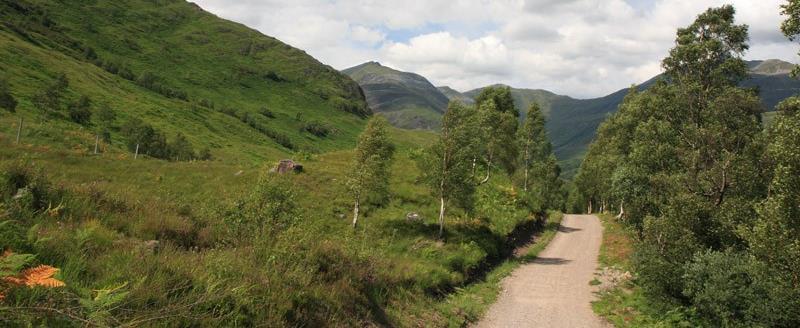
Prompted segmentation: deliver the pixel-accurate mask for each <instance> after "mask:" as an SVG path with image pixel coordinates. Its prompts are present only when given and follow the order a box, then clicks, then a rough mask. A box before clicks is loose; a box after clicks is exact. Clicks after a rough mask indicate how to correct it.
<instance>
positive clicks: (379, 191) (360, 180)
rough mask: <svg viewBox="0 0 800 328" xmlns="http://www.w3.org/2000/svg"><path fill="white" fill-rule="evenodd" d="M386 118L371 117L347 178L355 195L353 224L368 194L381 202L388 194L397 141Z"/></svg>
mask: <svg viewBox="0 0 800 328" xmlns="http://www.w3.org/2000/svg"><path fill="white" fill-rule="evenodd" d="M387 125H388V123H387V122H386V119H384V118H383V117H380V116H375V117H373V118H372V119H370V120H369V122H368V123H367V127H366V129H364V132H362V133H361V136H359V138H358V144H357V145H356V150H355V156H354V157H353V163H352V166H351V168H350V172H349V174H348V178H347V187H348V189H349V190H350V194H351V195H352V197H353V202H354V204H353V228H355V227H356V225H357V224H358V218H359V211H360V208H361V203H362V201H364V199H365V198H366V196H368V195H369V196H370V197H372V198H373V200H377V201H379V202H382V201H384V200H385V199H386V197H387V196H388V190H389V168H390V166H391V160H392V155H393V153H394V145H392V143H391V142H390V141H389V136H388V135H387V131H386V129H387Z"/></svg>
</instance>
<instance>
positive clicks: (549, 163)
mask: <svg viewBox="0 0 800 328" xmlns="http://www.w3.org/2000/svg"><path fill="white" fill-rule="evenodd" d="M517 143H518V147H519V159H518V161H519V163H518V164H517V166H518V170H519V171H521V172H520V173H519V174H520V175H522V176H521V177H519V180H521V181H519V184H521V186H522V190H523V192H525V194H526V196H527V198H528V203H529V206H530V207H531V210H533V211H534V212H543V211H544V210H546V209H548V208H553V206H555V205H556V204H555V203H556V200H557V199H558V198H560V189H561V184H560V180H559V174H560V169H559V167H558V165H557V164H556V158H555V156H554V155H553V149H552V148H553V147H552V145H551V144H550V141H549V140H548V138H547V131H546V130H545V120H544V115H542V110H541V109H540V108H539V105H538V104H536V103H533V104H531V106H530V108H528V112H527V115H526V117H525V122H524V124H523V125H522V128H521V129H520V130H519V133H518V136H517Z"/></svg>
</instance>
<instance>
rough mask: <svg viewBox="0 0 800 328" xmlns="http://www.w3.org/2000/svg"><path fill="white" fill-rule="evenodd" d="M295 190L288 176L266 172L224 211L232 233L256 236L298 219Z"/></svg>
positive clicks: (275, 230) (272, 231)
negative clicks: (248, 190) (243, 195)
mask: <svg viewBox="0 0 800 328" xmlns="http://www.w3.org/2000/svg"><path fill="white" fill-rule="evenodd" d="M295 197H296V196H295V194H294V191H293V188H292V185H291V184H290V180H289V178H288V177H284V176H272V175H265V176H263V177H261V179H260V180H259V181H258V183H257V184H256V186H255V188H254V189H253V190H252V191H251V193H250V195H249V196H248V197H247V198H246V199H245V200H244V201H241V202H238V203H236V204H235V205H234V206H233V207H231V208H229V209H228V210H227V211H226V213H225V214H224V220H225V222H226V223H227V226H228V229H229V231H230V233H231V234H232V235H233V237H237V238H236V239H239V238H238V237H258V236H261V235H263V234H265V233H275V232H278V231H282V230H283V229H285V228H287V227H288V226H289V225H291V224H292V223H293V222H294V221H296V220H297V216H298V210H297V205H296V202H295Z"/></svg>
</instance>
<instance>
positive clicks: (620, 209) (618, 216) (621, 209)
mask: <svg viewBox="0 0 800 328" xmlns="http://www.w3.org/2000/svg"><path fill="white" fill-rule="evenodd" d="M622 204H623V201H620V202H619V215H617V220H622V218H624V217H625V208H624V207H622Z"/></svg>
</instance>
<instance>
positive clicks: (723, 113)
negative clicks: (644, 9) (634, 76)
mask: <svg viewBox="0 0 800 328" xmlns="http://www.w3.org/2000/svg"><path fill="white" fill-rule="evenodd" d="M782 8H783V13H784V14H786V15H789V19H788V20H787V21H786V22H785V23H784V24H783V26H782V29H783V32H784V34H786V35H787V36H788V37H789V38H791V39H794V37H796V36H797V35H800V24H798V22H799V21H800V2H799V1H796V0H792V1H789V2H788V4H786V5H784V6H783V7H782ZM734 16H735V9H734V8H733V7H732V6H730V5H725V6H722V7H719V8H710V9H708V10H707V11H706V12H704V13H702V14H700V15H699V16H698V17H697V19H696V20H695V21H694V22H693V23H692V24H691V25H689V26H687V27H685V28H681V29H679V30H678V32H677V37H676V44H675V47H674V48H672V49H671V50H670V52H669V55H668V56H667V57H666V58H665V59H664V60H663V61H662V67H663V69H664V78H663V79H662V80H661V81H658V82H657V83H656V84H655V85H653V86H652V87H650V88H649V89H647V90H646V91H638V90H637V88H636V87H633V88H631V91H630V93H629V94H628V95H627V96H626V98H625V99H624V101H623V103H622V104H621V105H620V107H619V110H618V111H617V112H616V113H615V114H613V115H612V116H610V117H609V118H608V119H607V120H606V121H605V122H604V123H603V124H602V125H601V127H600V128H599V130H598V135H597V137H596V139H595V140H594V142H593V143H592V144H591V146H590V147H589V151H588V153H587V156H586V158H585V160H584V161H583V163H582V165H581V167H580V170H579V173H578V174H577V176H576V177H575V185H576V188H575V191H574V194H573V195H571V197H570V198H571V200H572V207H573V209H574V210H581V211H582V210H583V209H584V208H585V209H586V210H587V211H589V212H592V211H593V210H596V209H598V208H600V209H601V210H610V209H611V207H612V206H613V207H614V209H617V208H618V213H619V214H618V218H620V219H621V220H622V221H623V222H625V223H626V224H627V225H629V226H630V227H632V229H633V230H634V231H635V232H636V235H637V246H636V247H635V254H634V256H633V264H634V269H635V271H636V273H637V282H638V283H639V284H640V285H641V286H642V287H644V289H645V291H646V292H647V293H648V295H650V296H652V297H658V298H666V299H669V300H674V301H676V302H678V303H679V304H683V305H685V306H687V307H690V308H691V309H694V311H696V313H695V314H694V315H693V316H694V317H695V319H697V320H700V321H702V322H705V323H706V324H709V325H711V326H716V325H720V326H727V327H730V326H772V327H796V326H800V221H798V219H800V114H798V111H800V98H796V97H795V98H790V99H787V100H786V101H784V102H783V103H781V104H780V105H779V106H778V108H777V112H778V113H777V118H776V119H775V122H774V123H773V124H772V125H771V126H769V127H768V128H766V129H765V128H764V126H763V123H762V117H761V114H762V112H763V111H764V109H763V108H762V107H763V106H762V105H761V104H760V102H759V99H758V95H757V91H755V90H750V89H746V88H741V87H739V83H740V82H741V81H742V80H743V79H745V78H746V76H747V66H746V64H745V62H744V61H743V60H742V55H743V53H744V52H745V51H746V50H747V49H748V44H747V40H748V27H747V25H741V24H736V22H735V19H734Z"/></svg>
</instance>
